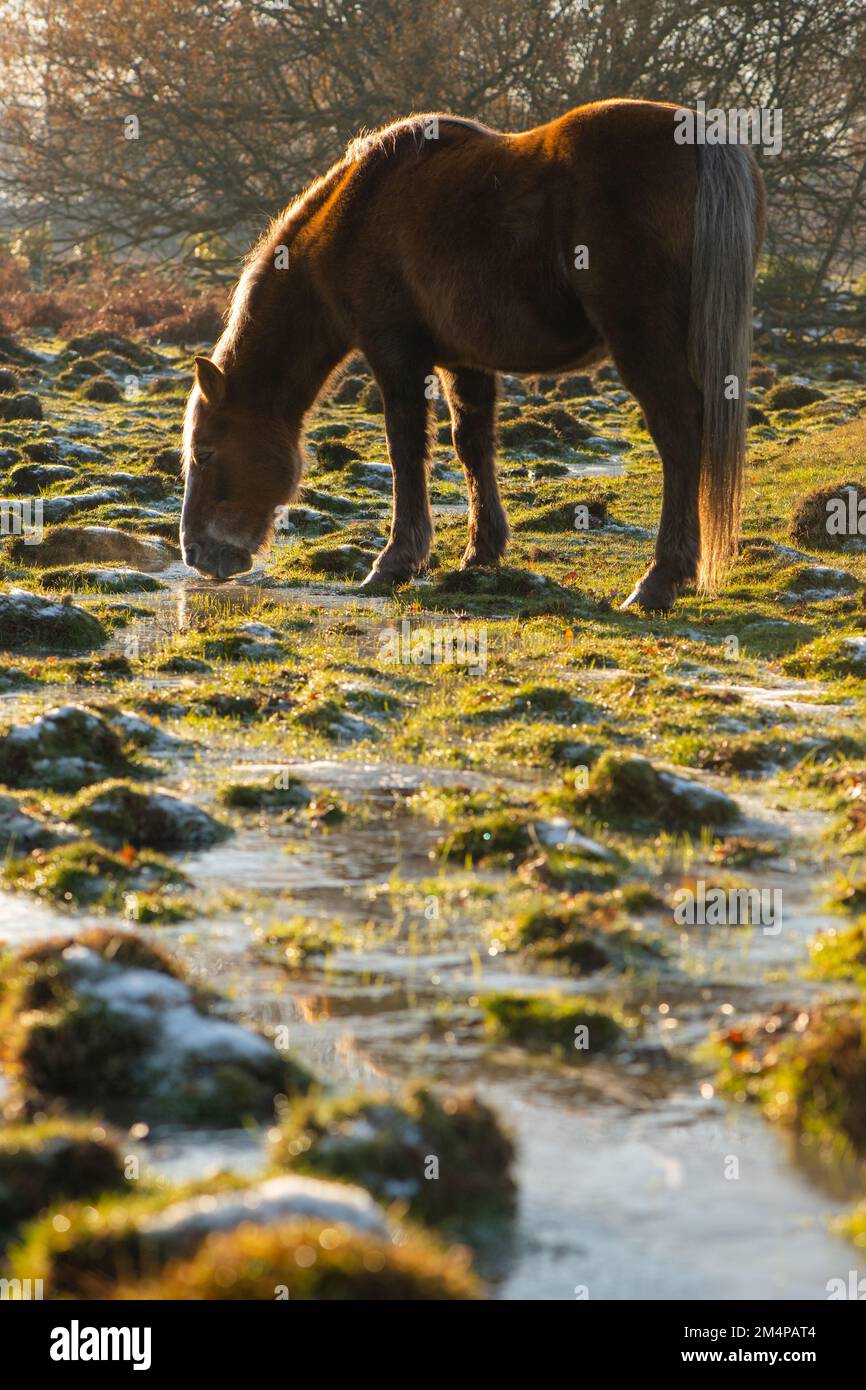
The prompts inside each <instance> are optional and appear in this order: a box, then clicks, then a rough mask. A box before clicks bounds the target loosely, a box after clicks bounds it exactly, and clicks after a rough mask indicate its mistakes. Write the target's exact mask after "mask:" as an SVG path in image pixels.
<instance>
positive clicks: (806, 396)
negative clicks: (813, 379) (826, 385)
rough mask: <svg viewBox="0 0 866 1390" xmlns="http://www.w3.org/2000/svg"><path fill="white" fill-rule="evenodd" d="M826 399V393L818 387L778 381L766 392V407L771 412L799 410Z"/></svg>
mask: <svg viewBox="0 0 866 1390" xmlns="http://www.w3.org/2000/svg"><path fill="white" fill-rule="evenodd" d="M826 399H827V396H826V392H824V391H822V390H820V388H819V387H817V386H808V385H806V384H805V383H802V382H796V381H780V382H779V384H778V386H774V387H773V388H772V390H770V391H768V392H767V405H768V406H770V407H771V409H773V410H801V409H802V408H803V406H806V405H814V404H815V402H816V401H823V400H826Z"/></svg>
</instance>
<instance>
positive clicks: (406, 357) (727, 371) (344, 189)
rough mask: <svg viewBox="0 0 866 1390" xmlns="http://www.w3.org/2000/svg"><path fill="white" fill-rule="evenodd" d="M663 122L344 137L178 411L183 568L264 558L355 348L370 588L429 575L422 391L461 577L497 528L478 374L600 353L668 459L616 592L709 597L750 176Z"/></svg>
mask: <svg viewBox="0 0 866 1390" xmlns="http://www.w3.org/2000/svg"><path fill="white" fill-rule="evenodd" d="M677 109H678V108H676V107H674V106H668V105H662V104H658V103H655V102H644V101H603V102H595V103H592V104H591V105H588V106H580V107H578V108H577V109H576V110H573V111H570V112H568V113H567V114H566V115H565V116H563V117H561V118H560V119H559V120H556V121H551V122H550V123H549V124H548V125H543V126H539V127H538V128H537V129H535V130H530V131H527V132H526V133H525V134H517V135H503V134H499V133H497V132H495V131H493V130H489V129H487V128H486V127H485V126H482V125H479V124H477V123H476V122H474V121H468V120H463V119H461V118H459V117H456V116H447V115H440V116H433V115H430V116H413V117H410V118H408V119H407V120H403V121H398V122H397V123H396V124H395V125H391V126H388V127H387V128H386V129H384V130H381V131H378V132H377V133H376V134H373V135H369V136H366V137H364V138H361V139H359V140H356V141H355V142H354V143H353V144H352V145H350V146H349V149H348V150H347V151H346V154H345V155H344V157H343V158H342V159H341V160H340V161H339V162H338V163H337V164H335V165H334V166H333V168H332V169H330V170H329V171H328V173H327V174H325V175H324V176H323V177H322V178H320V179H318V180H317V181H316V182H315V183H313V184H312V185H311V186H310V187H309V188H308V189H307V191H306V192H305V193H303V194H302V195H301V197H300V198H298V199H297V200H296V201H295V202H294V203H292V204H291V205H290V206H289V207H288V209H287V210H286V211H285V212H284V213H283V214H282V215H281V216H280V217H278V218H277V219H276V221H275V222H274V223H273V224H272V225H271V227H270V229H269V230H268V231H267V232H266V234H265V235H264V237H263V238H262V240H261V241H260V242H259V244H258V245H257V246H256V247H255V249H254V250H253V252H252V253H251V255H250V257H249V259H248V262H247V264H246V268H245V270H244V272H243V274H242V276H241V278H240V280H239V282H238V285H237V287H236V289H235V292H234V296H233V298H232V302H231V308H230V311H229V315H228V320H227V326H226V329H225V331H224V333H223V334H222V336H221V338H220V340H219V342H218V343H217V345H216V348H215V350H214V353H213V357H212V359H208V358H206V357H198V358H196V380H195V386H194V388H193V391H192V394H191V396H190V398H189V403H188V406H187V412H186V422H185V429H184V463H185V474H186V491H185V497H184V506H183V523H182V539H183V552H184V557H185V559H186V561H187V563H188V564H190V565H193V566H194V567H195V568H197V569H198V570H200V571H201V572H202V573H204V574H208V575H212V576H215V577H216V578H218V579H225V578H227V577H228V576H229V575H232V574H238V573H240V572H242V571H244V570H246V569H248V568H249V567H250V565H251V563H252V555H253V553H254V552H256V551H257V550H259V549H260V548H262V547H263V546H265V545H266V544H267V542H268V540H269V538H270V535H271V532H272V528H273V525H274V514H275V510H276V509H277V508H278V507H279V506H280V505H282V504H284V503H285V502H287V501H289V500H291V499H292V498H293V497H294V496H295V494H296V492H297V489H298V485H299V482H300V478H301V467H302V452H301V443H300V440H301V431H302V427H303V422H304V417H305V415H306V414H307V412H308V411H309V410H310V408H311V406H312V405H313V403H314V402H315V400H316V399H317V397H318V396H319V395H320V393H321V392H322V389H323V387H324V386H325V383H326V382H328V381H329V380H331V379H333V378H334V377H335V374H336V372H337V369H338V367H339V366H340V364H341V363H342V362H343V361H344V359H345V358H346V357H347V355H348V354H350V353H352V352H354V351H360V352H362V353H363V354H364V355H365V356H366V358H367V361H368V363H369V364H370V368H371V370H372V372H373V375H374V376H375V379H376V381H377V382H378V384H379V387H380V389H381V393H382V399H383V403H384V409H385V429H386V433H387V439H388V450H389V455H390V459H391V467H392V472H393V488H394V510H393V520H392V525H391V535H390V539H389V541H388V544H387V545H386V547H385V549H384V550H383V551H382V553H381V554H380V555H379V556H378V558H377V560H376V563H375V565H374V566H373V569H372V571H371V573H370V575H369V576H368V578H367V580H365V583H367V582H369V581H370V580H372V579H377V580H382V581H386V582H388V583H392V584H394V583H400V582H403V581H405V580H408V579H410V578H411V577H412V576H413V575H415V574H418V573H419V572H420V571H422V570H423V568H424V566H425V565H426V563H427V559H428V556H429V553H430V546H431V542H432V538H433V526H432V521H431V515H430V505H429V500H428V494H427V462H428V426H429V400H428V397H429V394H430V392H429V382H430V379H431V376H432V374H433V373H434V371H438V374H439V378H440V380H441V382H442V384H443V386H444V389H445V393H446V396H447V400H448V405H449V408H450V411H451V419H452V425H453V440H454V448H455V450H456V452H457V455H458V457H459V459H460V461H461V463H462V465H463V468H464V469H465V472H466V480H467V486H468V493H469V544H468V546H467V548H466V552H465V554H464V556H463V564H464V566H472V565H494V564H496V563H497V561H498V560H499V559H500V558H501V556H502V555H503V553H504V551H505V547H506V544H507V540H508V524H507V521H506V519H505V513H504V511H503V508H502V503H501V501H500V497H499V490H498V485H497V480H496V464H495V457H494V453H495V415H496V398H497V386H496V375H495V373H497V372H500V371H506V372H527V373H539V372H561V371H565V370H569V369H572V368H574V367H579V366H583V365H585V364H587V363H590V362H593V361H596V360H598V359H599V358H600V357H602V356H605V355H608V354H609V355H610V356H611V357H612V358H613V360H614V362H615V363H616V366H617V368H618V370H619V373H620V375H621V377H622V380H623V382H624V383H625V385H626V386H628V388H629V389H630V390H631V391H632V392H633V393H634V395H635V396H636V397H637V399H638V401H639V402H640V405H641V406H642V408H643V412H644V415H645V417H646V422H647V426H648V428H649V430H650V432H651V434H652V437H653V439H654V441H655V443H656V445H657V447H658V450H659V453H660V454H661V458H662V464H663V469H664V499H663V503H662V511H661V522H660V526H659V532H658V540H657V544H656V550H655V560H654V563H653V564H652V566H651V567H650V569H649V571H648V572H647V574H646V575H645V576H644V577H643V579H642V580H641V581H640V583H639V584H638V585H637V587H636V589H635V591H634V593H633V594H632V595H631V598H630V599H629V600H627V602H628V603H632V602H636V603H637V604H638V605H639V606H640V607H641V608H643V609H644V610H646V611H653V610H665V609H668V608H669V607H670V606H671V604H672V603H673V601H674V599H675V597H676V594H677V592H678V590H679V589H680V588H681V586H682V585H683V584H685V583H688V582H689V581H690V580H694V579H697V580H698V581H699V583H700V585H701V586H702V588H703V589H705V590H709V589H711V588H712V587H713V586H714V584H715V583H716V582H717V580H718V578H719V577H720V575H721V574H722V573H723V571H724V569H725V567H726V565H727V563H728V562H729V560H730V559H731V557H732V555H733V553H734V552H735V549H736V545H737V536H738V530H739V506H740V492H741V483H742V472H743V460H744V453H745V416H746V383H747V377H748V372H749V364H750V353H751V290H752V279H753V275H754V266H755V258H756V255H757V251H758V249H759V246H760V242H761V238H762V236H763V208H764V197H763V185H762V180H761V176H760V173H759V172H758V168H757V165H756V163H755V160H754V158H753V157H752V154H751V151H749V150H748V149H746V148H743V147H741V146H739V145H735V144H733V145H731V144H728V145H724V144H717V145H711V144H706V145H698V146H695V145H693V144H681V143H677V140H675V138H674V135H675V114H676V111H677Z"/></svg>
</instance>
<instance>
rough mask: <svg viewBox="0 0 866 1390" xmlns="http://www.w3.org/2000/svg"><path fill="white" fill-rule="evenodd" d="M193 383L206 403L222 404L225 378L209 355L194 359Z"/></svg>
mask: <svg viewBox="0 0 866 1390" xmlns="http://www.w3.org/2000/svg"><path fill="white" fill-rule="evenodd" d="M195 384H196V386H197V387H198V389H199V390H200V391H201V393H202V395H203V396H204V398H205V400H206V401H207V403H208V405H222V403H223V399H224V397H225V393H226V379H225V377H224V376H223V374H222V372H221V371H220V369H219V367H218V366H217V364H216V362H211V360H210V358H209V357H197V358H196V359H195Z"/></svg>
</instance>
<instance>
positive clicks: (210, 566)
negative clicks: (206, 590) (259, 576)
mask: <svg viewBox="0 0 866 1390" xmlns="http://www.w3.org/2000/svg"><path fill="white" fill-rule="evenodd" d="M183 560H184V564H186V565H189V566H190V568H191V569H195V570H198V572H199V574H204V575H207V577H208V578H209V579H230V578H231V576H232V575H233V574H246V572H247V570H249V569H252V564H253V557H252V554H251V553H250V551H249V550H244V549H243V548H242V547H241V546H239V545H231V544H230V543H229V542H228V541H212V540H208V541H205V542H204V544H203V545H199V544H198V543H197V542H196V541H184V542H183Z"/></svg>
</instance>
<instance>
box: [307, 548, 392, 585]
mask: <svg viewBox="0 0 866 1390" xmlns="http://www.w3.org/2000/svg"><path fill="white" fill-rule="evenodd" d="M375 558H376V557H375V555H374V554H373V552H372V551H369V550H362V549H361V548H360V546H357V545H338V546H335V547H333V548H332V549H325V548H323V549H320V550H313V551H312V552H311V553H310V556H309V559H308V564H309V567H310V570H311V572H312V573H313V574H336V575H340V576H342V577H346V578H352V579H362V578H363V577H364V575H365V574H366V573H367V571H368V570H369V568H370V566H371V565H372V563H373V561H374V560H375Z"/></svg>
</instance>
